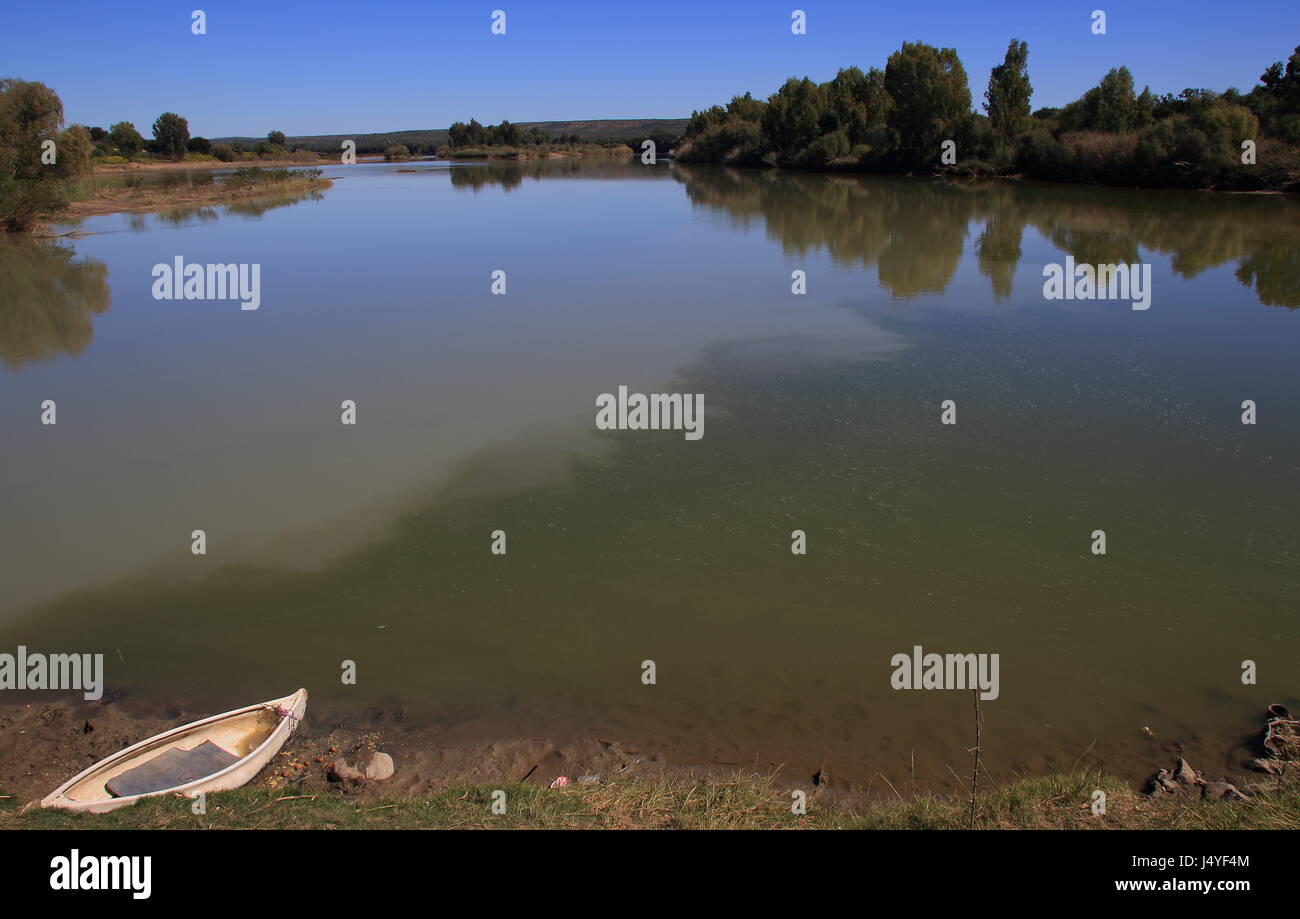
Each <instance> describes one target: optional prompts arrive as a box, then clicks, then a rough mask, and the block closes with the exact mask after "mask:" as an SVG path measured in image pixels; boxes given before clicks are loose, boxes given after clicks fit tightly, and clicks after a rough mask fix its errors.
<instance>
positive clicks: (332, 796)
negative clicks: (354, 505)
mask: <svg viewBox="0 0 1300 919" xmlns="http://www.w3.org/2000/svg"><path fill="white" fill-rule="evenodd" d="M498 788H499V789H500V790H503V791H505V793H506V802H507V807H506V811H507V812H506V813H505V814H493V813H492V810H491V805H492V800H493V799H492V794H493V792H494V791H495V790H497V789H498ZM1097 788H1100V789H1102V790H1103V791H1105V792H1106V796H1107V813H1106V814H1105V815H1093V814H1092V813H1091V809H1090V804H1091V798H1092V792H1093V791H1094V789H1097ZM790 801H791V798H790V795H789V793H788V792H787V791H782V790H778V789H777V788H775V787H774V785H773V783H772V781H771V780H770V779H767V778H764V777H761V776H741V775H738V776H735V777H733V778H731V779H729V780H680V779H673V780H668V779H665V780H660V781H653V782H649V781H637V780H627V781H623V782H615V783H612V784H609V785H600V786H572V785H571V786H568V787H566V788H562V789H555V790H551V789H546V788H540V787H538V786H534V785H501V786H490V785H474V786H467V787H460V788H454V789H449V790H447V791H443V792H440V793H438V794H435V795H432V796H430V797H426V798H415V799H406V800H379V801H361V800H358V799H356V798H351V797H345V796H343V795H341V794H338V793H336V792H334V791H323V792H318V793H315V794H310V793H309V794H296V793H294V792H292V791H285V790H272V789H266V788H242V789H239V790H237V791H230V792H223V793H221V794H215V795H209V796H208V799H207V813H206V814H203V815H196V814H194V813H193V812H192V811H191V802H190V801H187V800H184V799H181V798H177V797H169V798H153V799H147V800H145V801H143V802H141V803H140V804H137V805H135V806H134V807H126V808H122V809H120V810H117V811H113V812H111V813H108V814H101V815H93V814H71V813H66V812H63V811H56V810H32V811H29V812H28V813H26V814H20V813H18V809H17V807H16V804H15V801H14V799H13V798H0V829H316V828H319V829H358V830H360V829H966V828H968V827H969V825H970V805H969V801H961V800H956V799H941V798H936V797H929V796H923V797H918V798H916V799H914V800H911V801H900V802H898V803H896V804H883V805H880V806H876V807H871V808H868V809H863V810H861V811H853V810H847V809H838V808H834V807H831V806H828V805H824V804H822V803H821V802H820V801H819V800H818V798H817V797H816V796H815V795H809V799H808V807H807V810H808V812H807V814H805V815H795V814H792V813H791V812H790ZM975 825H976V827H977V828H980V829H1300V787H1295V786H1291V787H1290V788H1288V789H1286V790H1280V791H1278V792H1275V793H1272V794H1269V795H1263V796H1258V797H1256V798H1254V799H1252V800H1250V801H1245V802H1218V801H1216V802H1201V801H1187V802H1176V801H1167V800H1153V799H1150V798H1147V797H1145V796H1143V795H1140V794H1137V793H1135V792H1134V791H1133V790H1132V789H1130V788H1129V787H1128V786H1127V785H1126V784H1125V783H1123V782H1121V781H1119V780H1116V779H1111V778H1106V777H1098V776H1096V775H1075V776H1047V777H1042V778H1033V779H1024V780H1021V781H1018V782H1015V783H1013V784H1011V785H1007V786H1005V787H1002V788H997V789H993V790H990V791H988V792H985V793H982V794H981V795H980V798H979V804H978V807H977V811H976V822H975Z"/></svg>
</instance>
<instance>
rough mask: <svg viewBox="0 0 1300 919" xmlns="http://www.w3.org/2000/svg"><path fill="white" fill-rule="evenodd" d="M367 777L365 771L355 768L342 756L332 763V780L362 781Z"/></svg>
mask: <svg viewBox="0 0 1300 919" xmlns="http://www.w3.org/2000/svg"><path fill="white" fill-rule="evenodd" d="M365 777H366V776H365V773H363V772H361V771H360V770H359V769H356V768H354V767H353V766H352V765H350V764H349V763H348V761H347V760H346V759H344V758H343V757H341V756H340V757H339V758H338V759H336V760H334V762H332V763H331V764H330V768H329V780H330V781H331V782H360V781H361V780H362V779H364V778H365Z"/></svg>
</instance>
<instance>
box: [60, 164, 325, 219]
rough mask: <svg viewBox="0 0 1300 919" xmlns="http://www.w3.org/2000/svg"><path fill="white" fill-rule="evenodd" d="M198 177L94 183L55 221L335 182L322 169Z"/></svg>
mask: <svg viewBox="0 0 1300 919" xmlns="http://www.w3.org/2000/svg"><path fill="white" fill-rule="evenodd" d="M205 179H206V180H205V181H199V182H185V181H180V182H163V183H154V184H132V183H128V184H126V185H114V186H94V187H93V188H90V189H88V190H87V191H86V192H85V197H83V198H81V199H79V200H75V201H72V202H71V203H70V204H68V206H67V207H66V208H64V209H63V211H61V212H60V213H59V214H58V215H56V216H55V217H54V218H52V220H51V222H58V221H59V220H60V219H65V218H81V217H97V216H101V215H103V214H117V213H128V212H129V213H143V212H148V211H160V210H171V209H174V208H187V207H205V206H213V205H221V204H238V203H241V202H245V201H254V200H258V199H261V198H268V197H277V196H281V195H299V194H301V195H306V194H309V193H311V192H319V191H324V190H326V189H327V188H330V187H331V186H332V185H333V184H334V182H333V180H331V179H327V178H324V177H323V176H321V175H320V170H317V169H296V170H289V169H263V168H261V167H253V168H251V169H241V170H238V171H237V172H234V173H231V174H230V175H229V176H223V177H221V179H220V181H218V180H217V179H216V177H213V176H206V177H205Z"/></svg>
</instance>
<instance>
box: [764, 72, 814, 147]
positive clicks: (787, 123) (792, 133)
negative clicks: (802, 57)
mask: <svg viewBox="0 0 1300 919" xmlns="http://www.w3.org/2000/svg"><path fill="white" fill-rule="evenodd" d="M821 120H822V99H821V90H820V89H819V88H818V86H817V84H816V83H814V82H813V81H812V80H810V79H808V78H807V77H804V78H803V79H802V80H799V79H796V78H794V77H791V78H790V79H788V80H786V81H785V83H784V85H782V87H781V88H780V89H778V90H777V91H776V92H775V93H773V94H772V95H771V97H769V98H768V100H767V109H766V110H765V111H764V112H763V134H764V135H765V136H766V138H767V142H768V143H769V144H771V146H772V149H773V150H774V151H775V152H776V155H777V158H778V159H779V160H781V161H783V162H786V161H790V160H793V159H794V158H795V157H796V156H798V155H799V154H800V153H801V152H803V150H804V149H805V148H806V147H808V146H809V145H810V144H812V142H813V141H815V140H816V139H817V138H818V137H820V136H821V135H822V133H824V132H823V131H822V130H821V128H822V123H821Z"/></svg>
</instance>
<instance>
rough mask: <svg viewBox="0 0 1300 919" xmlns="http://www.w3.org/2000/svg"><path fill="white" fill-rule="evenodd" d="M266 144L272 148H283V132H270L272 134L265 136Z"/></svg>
mask: <svg viewBox="0 0 1300 919" xmlns="http://www.w3.org/2000/svg"><path fill="white" fill-rule="evenodd" d="M266 142H267V143H268V144H271V145H272V146H274V147H283V146H284V132H283V131H272V132H270V133H269V134H267V135H266Z"/></svg>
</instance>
